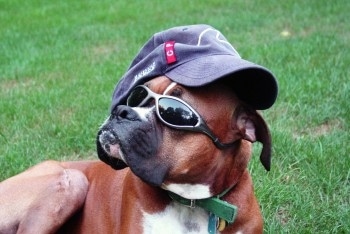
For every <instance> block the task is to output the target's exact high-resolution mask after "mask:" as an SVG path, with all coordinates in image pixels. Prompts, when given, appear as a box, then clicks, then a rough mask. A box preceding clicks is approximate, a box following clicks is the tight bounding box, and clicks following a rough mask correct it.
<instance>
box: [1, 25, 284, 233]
mask: <svg viewBox="0 0 350 234" xmlns="http://www.w3.org/2000/svg"><path fill="white" fill-rule="evenodd" d="M276 97H277V82H276V79H275V77H274V76H273V74H272V73H271V72H270V71H269V70H267V69H266V68H264V67H262V66H259V65H257V64H254V63H251V62H249V61H246V60H243V59H242V58H241V57H240V55H239V54H238V53H237V51H236V50H235V49H234V48H233V46H232V45H231V44H230V43H229V42H228V41H227V40H226V38H225V37H224V36H223V35H222V34H221V33H220V32H219V31H218V30H216V29H215V28H212V27H211V26H208V25H189V26H181V27H175V28H171V29H168V30H165V31H162V32H159V33H156V34H154V35H153V37H152V38H151V39H150V40H149V41H148V42H147V43H146V44H145V45H144V46H143V47H142V48H141V50H140V51H139V53H138V55H137V56H136V57H135V59H134V60H133V61H132V63H131V65H130V67H129V69H128V70H127V72H126V73H125V75H124V76H123V77H122V78H121V80H120V81H119V83H118V84H117V86H116V88H115V91H114V94H113V98H112V105H111V111H110V116H109V117H108V119H107V120H106V121H105V122H104V123H103V125H102V126H101V127H100V129H99V131H98V134H97V140H96V143H97V153H98V156H99V158H100V159H101V161H102V162H101V161H80V162H54V161H47V162H44V163H42V164H39V165H37V166H35V167H33V168H31V169H29V170H27V171H25V172H23V173H21V174H19V175H16V176H14V177H12V178H9V179H7V180H5V181H3V182H2V183H1V184H0V216H1V220H0V232H1V233H16V232H18V233H53V232H58V233H262V231H263V220H262V217H261V213H260V209H259V205H258V202H257V199H256V197H255V195H254V191H253V185H252V180H251V177H250V175H249V173H248V170H247V164H248V162H249V160H250V157H251V144H252V143H253V142H256V141H259V142H261V143H262V145H263V147H262V152H261V155H260V161H261V163H262V164H263V166H264V167H265V168H266V169H267V170H269V169H270V154H271V137H270V132H269V129H268V127H267V124H266V123H265V121H264V120H263V118H262V116H261V115H260V114H259V113H258V112H257V110H263V109H267V108H269V107H271V106H272V105H273V103H274V102H275V99H276Z"/></svg>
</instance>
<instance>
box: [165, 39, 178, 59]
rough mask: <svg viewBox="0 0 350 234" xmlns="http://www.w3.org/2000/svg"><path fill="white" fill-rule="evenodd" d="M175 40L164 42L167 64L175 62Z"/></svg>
mask: <svg viewBox="0 0 350 234" xmlns="http://www.w3.org/2000/svg"><path fill="white" fill-rule="evenodd" d="M174 45H175V41H167V42H165V44H164V50H165V57H166V62H167V64H171V63H175V62H176V55H175V50H174Z"/></svg>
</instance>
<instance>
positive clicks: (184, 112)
mask: <svg viewBox="0 0 350 234" xmlns="http://www.w3.org/2000/svg"><path fill="white" fill-rule="evenodd" d="M152 98H153V99H154V100H155V107H156V113H157V116H158V118H159V119H160V120H161V121H162V122H163V123H164V124H165V125H166V126H169V127H171V128H175V129H179V130H185V131H193V132H199V133H204V134H206V135H207V136H208V137H210V139H212V141H213V142H214V144H215V146H216V147H217V148H219V149H224V148H228V147H231V146H232V145H233V144H234V143H235V142H231V143H221V142H220V141H219V138H218V137H217V136H215V135H214V133H213V132H212V131H211V130H210V129H209V127H208V126H207V125H206V123H205V122H204V120H203V118H202V117H201V116H200V115H199V114H198V113H197V112H196V111H195V110H194V109H193V108H192V107H191V106H190V105H189V104H187V103H186V102H184V101H183V100H181V99H179V98H176V97H173V96H168V95H160V94H157V93H154V92H152V91H151V90H150V89H149V88H147V87H146V86H144V85H139V86H136V87H135V89H134V90H133V91H132V92H131V94H130V95H129V97H128V98H127V101H126V103H127V105H128V106H130V107H141V106H145V105H146V104H148V103H149V101H150V99H152Z"/></svg>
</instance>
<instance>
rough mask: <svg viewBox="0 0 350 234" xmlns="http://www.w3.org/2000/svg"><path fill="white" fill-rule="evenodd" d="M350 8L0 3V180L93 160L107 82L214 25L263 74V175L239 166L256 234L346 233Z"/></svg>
mask: <svg viewBox="0 0 350 234" xmlns="http://www.w3.org/2000/svg"><path fill="white" fill-rule="evenodd" d="M349 10H350V2H347V1H341V0H337V1H332V2H329V1H325V0H310V1H301V0H293V1H292V0H285V1H277V0H267V1H252V0H248V1H243V0H237V1H228V0H227V1H224V0H220V1H216V0H210V1H203V2H199V1H198V2H195V1H185V0H179V1H125V2H124V1H111V0H101V1H78V0H75V1H68V0H62V1H42V0H28V1H19V0H12V1H5V0H0V89H1V92H0V110H1V112H0V123H1V124H0V168H1V171H0V180H3V179H5V178H7V177H9V176H12V175H14V174H16V173H19V172H20V171H22V170H24V169H26V168H28V167H29V166H32V165H34V164H36V163H38V162H41V161H43V160H45V159H58V160H68V159H73V160H78V159H86V158H95V157H96V155H95V144H94V141H95V135H96V132H97V129H98V127H99V125H100V123H101V122H102V121H103V120H104V118H105V117H106V116H107V114H108V108H109V102H110V97H111V94H112V91H113V89H114V86H115V84H116V82H117V81H118V78H119V77H121V75H122V74H123V73H124V72H125V70H126V68H127V66H128V64H129V62H130V61H131V59H132V58H133V56H134V55H135V54H136V52H137V51H138V49H139V48H140V47H141V45H142V44H143V43H144V42H145V41H146V40H147V39H148V38H149V37H150V36H151V35H152V34H153V33H154V32H157V31H160V30H162V29H165V28H169V27H172V26H175V25H182V24H193V23H207V24H211V25H213V26H215V27H216V28H219V29H220V30H221V31H222V32H223V33H224V34H225V36H226V37H227V38H228V39H229V40H230V41H231V42H232V43H233V44H234V45H235V47H236V49H237V50H238V51H239V52H240V54H241V55H242V56H243V57H244V58H246V59H248V60H251V61H254V62H256V63H259V64H263V65H264V66H266V67H268V68H270V69H271V70H272V71H273V72H274V73H275V74H276V76H277V77H278V81H279V89H280V91H279V97H278V100H277V102H276V104H275V105H274V106H273V108H271V109H269V110H267V111H264V116H265V119H266V120H267V122H268V123H269V125H270V128H271V131H272V135H273V142H274V145H273V152H274V157H273V164H272V170H271V172H269V173H266V172H265V171H264V170H263V168H262V166H261V165H259V160H258V157H257V155H258V152H257V151H258V150H259V147H260V146H256V151H255V153H254V157H253V159H252V161H251V163H250V170H251V173H252V176H253V180H254V184H255V191H256V195H257V197H258V199H259V201H260V203H261V207H262V211H263V215H264V218H265V232H266V233H349V232H350V221H349V220H350V212H349V210H350V206H349V203H350V196H349V194H350V169H349V168H350V157H349V154H350V146H349V144H348V143H349V142H350V134H349V124H350V114H349V113H350V105H349V97H350V96H349V93H350V81H349V77H350V72H349V71H350V70H349V68H348V66H349V64H350V54H349V51H348V50H349V43H350V34H349V26H348V25H349V20H348V18H349V17H348V12H349Z"/></svg>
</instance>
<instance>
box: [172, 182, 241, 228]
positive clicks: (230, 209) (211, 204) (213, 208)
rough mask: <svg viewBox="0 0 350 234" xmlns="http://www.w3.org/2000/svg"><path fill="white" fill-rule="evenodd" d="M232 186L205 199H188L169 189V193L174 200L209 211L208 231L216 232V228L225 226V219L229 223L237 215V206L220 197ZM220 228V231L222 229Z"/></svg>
mask: <svg viewBox="0 0 350 234" xmlns="http://www.w3.org/2000/svg"><path fill="white" fill-rule="evenodd" d="M229 190H231V188H229V189H227V190H225V191H224V192H223V193H221V194H219V195H218V196H215V197H210V198H205V199H187V198H184V197H181V196H179V195H177V194H175V193H173V192H170V191H168V195H169V197H170V198H171V199H173V200H174V201H177V202H179V203H181V204H183V205H185V206H187V207H190V208H195V207H201V208H203V209H204V210H206V211H208V212H209V224H208V232H209V233H215V232H216V229H219V230H220V228H222V230H223V229H224V228H225V226H226V225H225V224H224V225H223V223H225V221H226V222H227V223H229V224H231V223H233V222H234V221H235V219H236V216H237V207H236V206H235V205H233V204H230V203H228V202H226V201H223V200H221V199H220V198H221V197H222V196H224V195H225V194H226V193H227V192H228V191H229ZM213 230H214V231H215V232H214V231H213ZM222 230H220V231H222Z"/></svg>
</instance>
